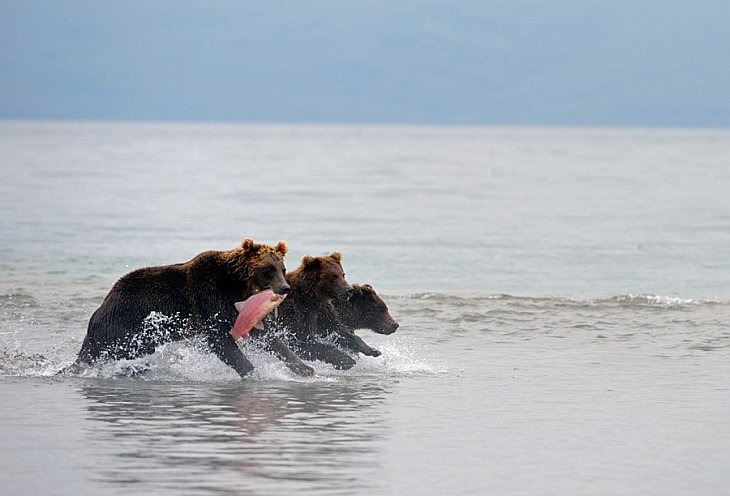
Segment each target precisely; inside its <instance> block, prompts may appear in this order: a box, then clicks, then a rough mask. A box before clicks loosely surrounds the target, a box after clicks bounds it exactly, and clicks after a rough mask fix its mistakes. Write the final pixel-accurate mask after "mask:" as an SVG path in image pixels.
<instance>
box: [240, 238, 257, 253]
mask: <svg viewBox="0 0 730 496" xmlns="http://www.w3.org/2000/svg"><path fill="white" fill-rule="evenodd" d="M255 246H256V245H255V244H254V242H253V239H251V238H246V239H244V240H243V242H242V243H241V248H243V250H244V251H248V250H253V249H254V248H255Z"/></svg>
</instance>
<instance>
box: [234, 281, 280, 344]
mask: <svg viewBox="0 0 730 496" xmlns="http://www.w3.org/2000/svg"><path fill="white" fill-rule="evenodd" d="M284 298H286V295H278V294H275V293H274V292H273V291H272V290H270V289H265V290H264V291H261V292H259V293H256V294H255V295H253V296H251V297H249V298H247V299H246V300H245V301H237V302H236V310H238V317H236V322H235V323H234V324H233V329H231V335H232V336H233V339H234V340H236V341H238V340H239V339H241V338H244V339H247V338H248V333H249V332H250V331H251V329H252V328H253V327H254V326H255V325H257V324H259V323H260V322H261V321H262V320H263V319H264V317H266V316H267V315H268V314H269V313H270V312H271V311H272V310H274V309H275V308H276V307H278V306H279V304H280V303H281V302H282V301H284Z"/></svg>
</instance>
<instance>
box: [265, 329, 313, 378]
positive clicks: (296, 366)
mask: <svg viewBox="0 0 730 496" xmlns="http://www.w3.org/2000/svg"><path fill="white" fill-rule="evenodd" d="M266 348H267V349H268V350H269V351H271V353H273V354H274V356H276V357H277V358H278V359H279V360H281V361H283V362H284V363H285V364H286V366H287V367H288V368H289V370H291V371H292V372H294V373H295V374H298V375H301V376H303V377H314V376H315V375H316V374H315V373H314V369H313V368H312V367H310V366H309V365H307V364H306V363H304V362H302V361H301V359H300V358H299V357H298V356H296V355H295V354H294V352H293V351H292V350H291V349H289V346H287V344H286V343H285V342H284V341H283V340H282V339H281V338H280V337H277V336H273V337H270V338H268V339H267V340H266Z"/></svg>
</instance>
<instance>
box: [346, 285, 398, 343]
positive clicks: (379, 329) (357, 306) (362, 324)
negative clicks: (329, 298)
mask: <svg viewBox="0 0 730 496" xmlns="http://www.w3.org/2000/svg"><path fill="white" fill-rule="evenodd" d="M333 303H334V305H335V310H336V312H337V314H338V318H339V321H340V324H341V325H342V326H343V330H344V331H345V332H339V333H337V334H335V336H334V338H333V339H334V342H335V343H336V344H337V345H339V346H341V347H342V348H345V349H348V350H350V351H354V352H356V353H362V354H364V355H370V356H379V355H380V352H379V351H378V350H376V349H374V348H371V347H370V346H369V345H368V344H367V343H365V341H363V340H362V338H360V337H359V336H358V335H357V334H355V333H354V331H355V330H356V329H370V330H371V331H373V332H376V333H378V334H393V333H394V332H395V331H396V329H398V326H399V324H398V322H396V321H395V319H393V317H392V316H391V315H390V312H388V306H387V305H386V304H385V302H384V301H383V300H382V298H380V296H378V293H376V292H375V290H374V289H373V287H372V286H371V285H369V284H363V285H360V284H353V285H352V293H351V295H350V298H348V299H347V300H345V301H339V300H338V301H334V302H333Z"/></svg>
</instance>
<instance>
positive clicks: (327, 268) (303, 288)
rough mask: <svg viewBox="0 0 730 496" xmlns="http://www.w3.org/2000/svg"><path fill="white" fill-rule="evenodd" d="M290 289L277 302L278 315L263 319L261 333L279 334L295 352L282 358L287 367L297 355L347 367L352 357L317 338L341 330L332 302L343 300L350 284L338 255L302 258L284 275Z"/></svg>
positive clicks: (345, 298) (296, 359)
mask: <svg viewBox="0 0 730 496" xmlns="http://www.w3.org/2000/svg"><path fill="white" fill-rule="evenodd" d="M286 280H287V282H288V283H289V285H290V286H291V292H290V294H289V295H288V297H287V298H286V300H284V301H283V302H282V304H281V305H279V309H278V310H279V312H278V318H277V319H276V320H275V321H273V322H272V321H271V320H269V321H267V324H266V325H267V327H266V330H265V331H264V333H263V334H264V335H270V336H271V335H275V336H282V337H283V338H284V340H285V341H286V342H287V343H288V344H289V346H290V347H291V349H292V350H293V351H294V352H295V355H296V356H294V357H287V359H285V362H286V363H287V365H289V366H290V367H291V366H292V365H293V364H295V363H296V362H297V361H299V362H301V360H300V358H303V359H305V360H320V361H323V362H327V363H331V364H332V365H334V366H335V367H336V368H339V369H349V368H351V367H352V366H354V365H355V360H353V358H352V357H350V356H349V355H348V354H347V353H345V352H344V351H342V350H340V349H339V348H338V347H337V346H335V345H333V344H328V343H324V342H322V341H321V340H320V338H322V337H325V336H327V335H329V334H330V333H337V332H341V331H342V332H344V331H345V326H344V325H343V324H342V323H341V322H340V320H339V316H338V313H337V310H336V308H335V304H334V302H341V301H346V300H347V299H348V298H349V297H350V295H351V294H352V287H351V286H350V284H349V283H348V282H347V280H346V279H345V273H344V271H343V269H342V255H341V254H340V252H337V251H335V252H333V253H332V254H330V255H327V256H320V257H311V256H305V257H303V258H302V261H301V263H300V264H299V266H298V267H297V268H296V269H294V270H293V271H291V272H289V273H288V274H287V275H286Z"/></svg>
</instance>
